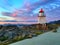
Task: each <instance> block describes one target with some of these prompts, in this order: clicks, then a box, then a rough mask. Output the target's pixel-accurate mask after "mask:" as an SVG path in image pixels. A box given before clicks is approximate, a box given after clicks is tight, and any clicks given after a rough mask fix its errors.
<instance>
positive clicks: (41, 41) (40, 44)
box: [10, 28, 60, 45]
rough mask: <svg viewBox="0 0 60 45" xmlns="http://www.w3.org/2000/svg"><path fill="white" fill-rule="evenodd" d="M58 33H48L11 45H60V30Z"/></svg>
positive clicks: (59, 29)
mask: <svg viewBox="0 0 60 45" xmlns="http://www.w3.org/2000/svg"><path fill="white" fill-rule="evenodd" d="M57 30H58V32H56V33H54V32H48V33H44V34H42V35H39V36H38V37H34V38H32V39H26V40H23V41H19V42H16V43H13V44H10V45H60V28H58V29H57Z"/></svg>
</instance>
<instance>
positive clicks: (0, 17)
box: [0, 0, 60, 24]
mask: <svg viewBox="0 0 60 45" xmlns="http://www.w3.org/2000/svg"><path fill="white" fill-rule="evenodd" d="M41 8H43V10H44V11H45V15H46V20H47V22H50V21H57V20H60V0H33V1H32V0H0V24H6V23H11V24H18V23H19V24H33V23H37V19H38V17H37V16H38V14H39V11H40V9H41Z"/></svg>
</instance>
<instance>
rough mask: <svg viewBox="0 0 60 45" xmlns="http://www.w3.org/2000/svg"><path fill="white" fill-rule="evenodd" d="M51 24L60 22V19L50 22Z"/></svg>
mask: <svg viewBox="0 0 60 45" xmlns="http://www.w3.org/2000/svg"><path fill="white" fill-rule="evenodd" d="M49 24H60V20H58V21H53V22H50V23H49Z"/></svg>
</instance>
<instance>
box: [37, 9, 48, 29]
mask: <svg viewBox="0 0 60 45" xmlns="http://www.w3.org/2000/svg"><path fill="white" fill-rule="evenodd" d="M46 22H47V21H46V15H45V14H44V10H43V9H40V11H39V15H38V26H37V27H38V30H46V29H47V25H46Z"/></svg>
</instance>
